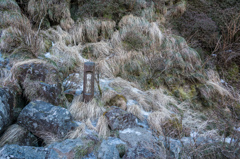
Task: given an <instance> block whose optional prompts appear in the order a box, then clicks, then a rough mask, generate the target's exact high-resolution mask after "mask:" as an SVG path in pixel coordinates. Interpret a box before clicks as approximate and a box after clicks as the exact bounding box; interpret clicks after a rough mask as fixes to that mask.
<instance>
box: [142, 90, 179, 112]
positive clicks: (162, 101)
mask: <svg viewBox="0 0 240 159" xmlns="http://www.w3.org/2000/svg"><path fill="white" fill-rule="evenodd" d="M146 93H147V96H145V98H148V100H149V101H151V103H152V110H154V111H159V110H161V111H165V112H166V113H167V112H168V110H166V108H167V107H168V106H170V105H178V102H177V101H176V100H175V99H174V98H173V97H172V96H169V95H166V94H164V89H162V88H159V89H155V90H149V91H147V92H146Z"/></svg>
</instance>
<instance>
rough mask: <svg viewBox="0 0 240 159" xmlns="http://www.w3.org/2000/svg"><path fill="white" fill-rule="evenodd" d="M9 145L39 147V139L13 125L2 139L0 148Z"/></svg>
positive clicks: (0, 139)
mask: <svg viewBox="0 0 240 159" xmlns="http://www.w3.org/2000/svg"><path fill="white" fill-rule="evenodd" d="M5 144H8V145H13V144H16V145H20V146H38V139H37V138H36V137H35V136H34V135H33V134H31V133H30V132H29V131H28V130H26V129H25V128H23V127H21V126H19V125H17V124H13V125H11V126H9V127H8V129H7V130H6V131H5V132H4V134H3V135H2V136H1V138H0V147H2V146H4V145H5Z"/></svg>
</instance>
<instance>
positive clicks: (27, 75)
mask: <svg viewBox="0 0 240 159" xmlns="http://www.w3.org/2000/svg"><path fill="white" fill-rule="evenodd" d="M11 71H12V74H13V78H14V79H15V80H17V81H18V83H19V84H20V85H21V87H22V88H23V90H24V96H25V97H26V98H27V99H28V100H29V101H33V100H43V101H45V102H48V103H51V104H54V105H60V104H63V103H64V102H63V101H64V100H65V97H64V95H63V87H62V78H61V76H60V74H59V72H58V70H57V69H56V68H55V67H54V66H53V65H51V64H47V63H46V62H44V61H41V60H28V61H24V62H20V63H16V64H15V65H14V66H13V68H12V70H11Z"/></svg>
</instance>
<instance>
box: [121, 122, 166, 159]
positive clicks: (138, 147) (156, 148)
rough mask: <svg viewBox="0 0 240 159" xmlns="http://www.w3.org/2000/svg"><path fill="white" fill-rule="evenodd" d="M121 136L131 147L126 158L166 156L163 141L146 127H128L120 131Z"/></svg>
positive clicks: (162, 157) (162, 158) (163, 158)
mask: <svg viewBox="0 0 240 159" xmlns="http://www.w3.org/2000/svg"><path fill="white" fill-rule="evenodd" d="M119 138H120V139H121V140H122V141H124V142H126V143H127V144H128V146H129V147H130V148H129V149H128V151H127V153H126V154H125V155H124V158H127V159H131V158H161V159H165V158H166V150H165V147H164V145H163V143H162V142H159V141H158V140H156V139H155V137H154V136H153V134H152V132H150V131H148V130H146V129H144V128H140V127H137V128H131V129H130V128H128V129H125V130H122V131H119Z"/></svg>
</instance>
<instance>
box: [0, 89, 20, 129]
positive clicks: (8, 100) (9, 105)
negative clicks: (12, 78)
mask: <svg viewBox="0 0 240 159" xmlns="http://www.w3.org/2000/svg"><path fill="white" fill-rule="evenodd" d="M22 105H23V102H22V99H21V94H19V92H18V90H17V89H15V88H14V87H4V88H0V134H1V133H2V132H3V131H4V130H5V129H6V128H7V126H8V125H10V124H11V122H12V121H13V117H14V115H13V109H14V107H22Z"/></svg>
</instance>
